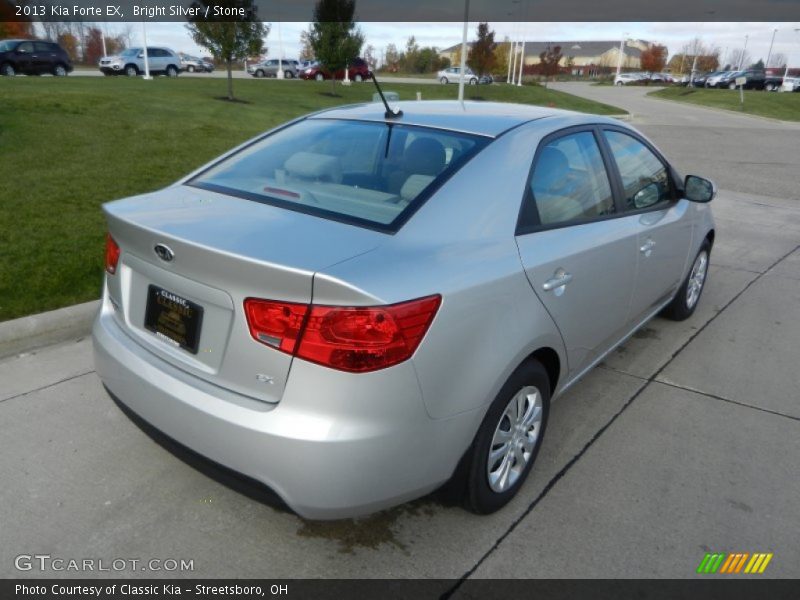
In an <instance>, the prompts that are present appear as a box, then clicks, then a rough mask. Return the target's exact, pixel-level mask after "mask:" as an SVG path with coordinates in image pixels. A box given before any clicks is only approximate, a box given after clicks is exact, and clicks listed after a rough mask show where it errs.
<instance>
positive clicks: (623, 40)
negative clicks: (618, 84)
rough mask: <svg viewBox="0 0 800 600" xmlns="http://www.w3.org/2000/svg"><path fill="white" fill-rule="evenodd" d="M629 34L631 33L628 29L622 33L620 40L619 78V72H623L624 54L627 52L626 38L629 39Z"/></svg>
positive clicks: (618, 57)
mask: <svg viewBox="0 0 800 600" xmlns="http://www.w3.org/2000/svg"><path fill="white" fill-rule="evenodd" d="M628 35H630V34H629V33H628V32H627V31H626V32H625V33H623V34H622V40H620V42H619V56H617V77H616V79H619V74H620V73H621V72H622V55H623V54H624V53H625V40H626V39H627V37H628Z"/></svg>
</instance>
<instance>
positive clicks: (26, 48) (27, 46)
mask: <svg viewBox="0 0 800 600" xmlns="http://www.w3.org/2000/svg"><path fill="white" fill-rule="evenodd" d="M17 52H22V53H24V54H30V53H31V52H33V44H31V43H30V42H23V43H21V44H20V45H19V46H17Z"/></svg>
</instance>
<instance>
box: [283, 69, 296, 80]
mask: <svg viewBox="0 0 800 600" xmlns="http://www.w3.org/2000/svg"><path fill="white" fill-rule="evenodd" d="M283 77H284V79H291V78H292V77H294V73H292V72H291V71H284V72H283Z"/></svg>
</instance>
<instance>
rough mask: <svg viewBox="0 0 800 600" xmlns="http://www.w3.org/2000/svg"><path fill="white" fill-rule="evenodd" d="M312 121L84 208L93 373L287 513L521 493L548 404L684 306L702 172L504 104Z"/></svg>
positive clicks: (693, 261)
mask: <svg viewBox="0 0 800 600" xmlns="http://www.w3.org/2000/svg"><path fill="white" fill-rule="evenodd" d="M401 108H403V112H402V114H392V113H390V111H385V110H384V107H383V106H382V105H381V104H379V103H376V104H363V105H357V106H349V107H343V108H336V109H332V110H327V111H324V112H319V113H315V114H312V115H309V116H307V117H304V118H301V119H297V120H295V121H292V122H290V123H288V124H286V125H283V126H281V127H278V128H277V129H275V130H272V131H270V132H268V133H266V134H264V135H262V136H260V137H258V138H256V139H254V140H252V141H250V142H247V143H246V144H244V145H242V146H240V147H238V148H236V149H234V150H233V151H231V152H229V153H228V154H226V155H224V156H222V157H221V158H219V159H218V160H215V161H213V162H211V163H210V164H208V165H206V166H204V167H202V168H201V169H199V170H198V171H196V172H195V173H193V174H191V175H189V176H188V177H186V178H185V179H182V180H181V181H179V182H178V183H176V184H174V185H171V186H170V187H167V188H166V189H163V190H161V191H158V192H155V193H151V194H146V195H142V196H137V197H133V198H127V199H123V200H119V201H116V202H111V203H109V204H106V205H105V206H104V209H105V213H106V217H107V221H108V229H109V234H108V238H107V247H106V261H105V268H106V277H105V285H104V293H103V301H102V308H101V310H100V313H99V316H98V317H97V320H96V322H95V324H94V333H93V335H94V348H95V360H96V366H97V372H98V373H99V375H100V377H101V379H102V381H103V383H104V384H105V386H106V387H107V388H108V390H109V391H110V393H111V394H112V395H113V396H114V397H116V398H117V399H118V400H119V401H120V402H121V403H123V404H124V405H126V406H127V407H128V408H129V409H131V410H132V411H133V412H134V413H136V414H137V415H138V416H139V417H141V418H142V419H143V420H145V421H147V422H149V423H150V424H151V425H153V426H155V427H156V428H157V429H159V430H160V431H162V432H163V433H164V434H166V435H167V436H169V437H170V438H172V439H174V440H176V441H178V442H179V443H180V444H182V445H184V446H187V447H189V448H190V449H192V450H194V451H196V452H198V453H200V454H202V455H204V456H205V457H207V458H209V459H211V460H212V461H214V462H216V463H219V464H222V465H224V466H226V467H228V468H230V469H233V470H235V471H238V472H240V473H242V474H245V475H247V476H249V477H250V478H253V479H255V480H257V481H259V482H262V483H263V484H265V485H267V486H268V487H269V488H271V489H272V490H273V491H275V492H276V493H277V494H278V495H279V496H280V497H281V498H282V499H283V500H284V501H285V502H286V503H287V504H288V505H289V506H290V507H291V508H292V509H293V510H295V511H296V512H297V513H298V514H300V515H301V516H304V517H307V518H339V517H347V516H355V515H361V514H365V513H369V512H371V511H375V510H378V509H381V508H384V507H388V506H391V505H394V504H399V503H401V502H404V501H406V500H409V499H413V498H415V497H419V496H422V495H424V494H426V493H428V492H430V491H432V490H435V489H437V488H439V487H440V486H442V485H443V484H444V483H446V482H450V486H451V487H450V488H448V489H451V490H452V489H460V490H462V493H463V496H464V499H465V502H466V505H467V506H468V507H470V508H471V509H472V510H474V511H476V512H478V513H489V512H492V511H494V510H497V509H498V508H500V507H502V506H503V505H504V504H506V503H507V502H508V501H509V500H510V499H511V498H512V497H513V496H514V495H515V494H516V493H517V492H518V491H519V489H520V487H521V486H522V484H523V482H524V481H525V478H526V476H527V475H528V472H529V471H530V470H531V467H532V465H533V463H534V460H535V458H536V455H537V452H538V450H539V447H540V446H541V443H542V439H543V436H544V433H545V428H546V426H547V418H548V412H549V409H550V404H551V401H552V400H553V399H554V398H556V397H557V396H558V395H559V394H561V393H562V392H564V390H566V389H567V388H569V387H570V386H571V385H572V384H573V383H575V381H576V380H578V378H580V377H581V376H582V375H583V374H584V373H586V372H587V371H589V370H590V369H591V368H592V366H593V365H595V364H597V363H598V362H599V361H600V360H601V359H602V358H603V357H604V356H605V355H606V354H607V353H608V352H609V351H611V350H612V349H613V348H614V347H615V346H616V345H618V344H620V343H621V342H622V341H624V340H625V339H626V338H627V336H629V335H631V334H632V333H633V332H634V331H636V329H637V328H638V327H641V326H642V324H644V323H645V322H646V321H647V320H648V319H650V318H652V317H653V316H654V315H656V314H658V313H663V314H665V315H667V316H670V317H672V318H674V319H685V318H686V317H688V316H689V315H691V314H692V312H693V311H694V310H695V307H696V306H697V303H698V300H699V298H700V294H701V292H702V290H703V285H704V282H705V280H706V273H707V270H708V264H709V255H710V252H711V247H712V244H713V243H714V222H713V219H712V215H711V212H710V207H709V205H708V202H709V201H710V200H711V199H712V198H713V196H714V194H715V188H714V186H713V184H712V183H711V182H709V181H708V180H705V179H702V178H700V177H696V176H687V177H686V179H685V180H684V179H681V178H680V177H679V176H678V174H677V172H676V170H675V169H674V168H673V167H672V166H670V164H669V163H668V162H667V160H666V159H665V158H664V157H663V155H662V154H661V153H660V152H659V151H658V150H657V149H656V148H655V147H654V146H653V144H652V143H651V142H649V141H648V140H647V139H646V138H644V137H643V136H642V135H641V134H639V133H637V132H636V131H635V130H634V129H633V128H631V127H629V126H627V125H625V124H623V123H621V122H618V121H616V120H613V119H610V118H603V117H597V116H591V115H580V114H575V113H570V112H565V111H559V110H556V109H551V108H537V107H531V106H520V105H513V104H493V103H486V102H480V103H464V104H463V105H462V104H460V103H456V102H413V103H408V104H405V105H401Z"/></svg>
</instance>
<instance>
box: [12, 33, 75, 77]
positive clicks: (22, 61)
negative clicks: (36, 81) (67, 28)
mask: <svg viewBox="0 0 800 600" xmlns="http://www.w3.org/2000/svg"><path fill="white" fill-rule="evenodd" d="M70 72H72V61H71V60H70V58H69V55H68V54H67V53H66V51H65V50H64V49H63V48H62V47H61V46H59V45H58V44H56V43H55V42H49V41H46V40H3V41H0V75H5V76H6V77H13V76H14V75H17V74H18V73H19V74H22V75H44V74H48V73H49V74H51V75H55V76H56V77H64V76H66V75H67V74H68V73H70Z"/></svg>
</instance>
